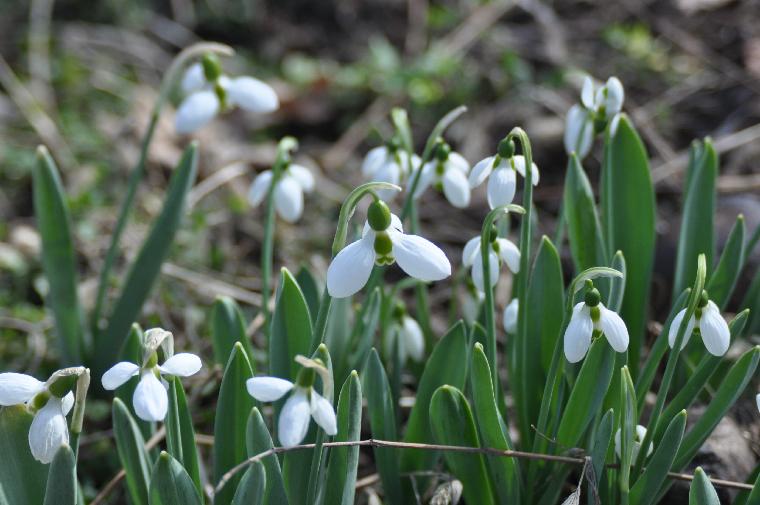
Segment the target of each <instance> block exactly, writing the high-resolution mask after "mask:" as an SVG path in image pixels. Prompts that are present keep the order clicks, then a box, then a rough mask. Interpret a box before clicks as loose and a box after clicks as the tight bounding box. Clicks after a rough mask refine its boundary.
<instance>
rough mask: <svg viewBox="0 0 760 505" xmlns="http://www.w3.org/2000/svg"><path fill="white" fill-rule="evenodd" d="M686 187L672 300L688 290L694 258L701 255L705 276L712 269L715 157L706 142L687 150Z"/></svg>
mask: <svg viewBox="0 0 760 505" xmlns="http://www.w3.org/2000/svg"><path fill="white" fill-rule="evenodd" d="M687 176H688V177H687V179H686V186H685V188H684V202H683V215H682V218H681V232H680V234H679V237H678V253H677V256H676V270H675V279H674V281H673V298H675V297H676V296H677V295H678V293H680V292H681V291H683V290H684V289H686V288H687V287H689V285H690V284H691V280H692V279H693V278H694V275H695V274H696V272H697V257H698V256H699V255H700V254H704V255H705V259H706V260H707V271H708V273H709V272H710V270H711V269H712V264H713V262H712V259H713V254H714V250H715V239H714V231H713V220H714V217H715V180H716V178H717V176H718V155H717V153H716V152H715V149H714V148H713V146H712V143H711V142H710V141H709V140H705V142H704V144H702V143H700V142H699V141H694V142H693V143H692V145H691V148H690V150H689V165H688V168H687Z"/></svg>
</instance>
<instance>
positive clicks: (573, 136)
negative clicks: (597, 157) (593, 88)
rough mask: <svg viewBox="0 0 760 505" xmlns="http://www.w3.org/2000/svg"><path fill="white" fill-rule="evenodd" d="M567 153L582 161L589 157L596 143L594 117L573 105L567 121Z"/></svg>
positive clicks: (586, 110)
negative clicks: (576, 156) (573, 154)
mask: <svg viewBox="0 0 760 505" xmlns="http://www.w3.org/2000/svg"><path fill="white" fill-rule="evenodd" d="M564 141H565V151H566V152H567V153H568V154H570V153H573V152H574V153H575V154H577V155H578V157H579V158H580V159H583V158H585V157H586V156H588V153H589V152H590V151H591V144H592V143H593V142H594V115H593V113H592V112H591V111H589V110H588V109H585V108H583V107H581V106H580V105H577V104H576V105H573V106H572V107H570V110H569V111H567V118H566V119H565V139H564Z"/></svg>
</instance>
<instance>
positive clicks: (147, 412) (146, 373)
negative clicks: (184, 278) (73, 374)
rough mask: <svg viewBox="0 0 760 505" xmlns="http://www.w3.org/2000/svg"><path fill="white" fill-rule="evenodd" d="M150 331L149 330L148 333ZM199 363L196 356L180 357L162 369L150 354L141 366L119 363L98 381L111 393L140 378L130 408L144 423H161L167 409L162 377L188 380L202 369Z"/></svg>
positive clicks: (187, 354)
mask: <svg viewBox="0 0 760 505" xmlns="http://www.w3.org/2000/svg"><path fill="white" fill-rule="evenodd" d="M148 331H150V330H148ZM201 366H202V365H201V359H200V358H199V357H198V356H196V355H195V354H190V353H179V354H175V355H174V356H172V357H171V358H169V359H167V360H166V361H165V362H164V364H163V365H159V364H158V355H157V354H156V352H155V351H154V352H152V353H151V354H150V355H149V356H148V358H147V359H146V360H145V363H144V364H143V366H142V367H141V366H138V365H136V364H135V363H130V362H128V361H122V362H120V363H116V364H115V365H114V366H112V367H111V368H110V369H109V370H108V371H107V372H106V373H104V374H103V377H102V378H101V383H102V384H103V388H104V389H107V390H109V391H112V390H114V389H116V388H118V387H119V386H121V385H123V384H125V383H126V382H127V381H128V380H129V379H131V378H132V377H134V376H136V375H139V376H140V382H138V383H137V387H136V388H135V392H134V394H133V395H132V405H133V406H134V408H135V413H136V414H137V417H139V418H140V419H142V420H144V421H163V420H164V418H166V411H167V408H168V405H169V395H168V394H167V393H166V389H167V386H166V383H165V381H163V382H162V379H161V376H162V375H174V376H177V377H189V376H191V375H195V374H196V373H198V371H199V370H200V369H201Z"/></svg>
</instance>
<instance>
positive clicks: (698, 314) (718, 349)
mask: <svg viewBox="0 0 760 505" xmlns="http://www.w3.org/2000/svg"><path fill="white" fill-rule="evenodd" d="M685 316H686V309H683V310H681V311H680V312H678V314H676V316H675V317H674V318H673V322H672V323H671V324H670V329H669V330H668V343H669V344H670V347H671V348H673V346H675V345H676V337H677V336H678V327H679V326H681V321H683V318H684V317H685ZM696 328H699V333H700V335H702V342H703V343H704V344H705V348H706V349H707V351H708V352H709V353H710V354H712V355H713V356H723V355H724V354H726V351H728V346H729V344H731V331H730V330H729V329H728V324H727V323H726V320H725V319H723V316H722V315H721V314H720V309H719V308H718V306H717V305H715V302H713V301H712V300H708V298H707V293H706V292H705V291H703V292H702V297H701V298H700V301H699V303H698V305H697V310H696V311H695V313H694V315H693V316H692V317H691V319H689V322H688V323H687V326H686V333H685V334H684V336H683V340H682V341H681V349H683V348H684V347H686V344H688V343H689V338H691V335H692V333H694V330H695V329H696Z"/></svg>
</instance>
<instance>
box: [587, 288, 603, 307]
mask: <svg viewBox="0 0 760 505" xmlns="http://www.w3.org/2000/svg"><path fill="white" fill-rule="evenodd" d="M601 300H602V295H601V294H600V293H599V290H598V289H596V288H592V289H589V290H588V291H586V297H585V299H584V301H585V302H586V305H587V306H588V307H596V306H597V305H599V302H600V301H601Z"/></svg>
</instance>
